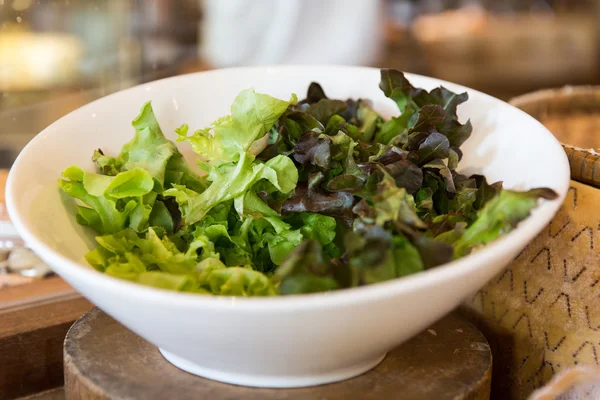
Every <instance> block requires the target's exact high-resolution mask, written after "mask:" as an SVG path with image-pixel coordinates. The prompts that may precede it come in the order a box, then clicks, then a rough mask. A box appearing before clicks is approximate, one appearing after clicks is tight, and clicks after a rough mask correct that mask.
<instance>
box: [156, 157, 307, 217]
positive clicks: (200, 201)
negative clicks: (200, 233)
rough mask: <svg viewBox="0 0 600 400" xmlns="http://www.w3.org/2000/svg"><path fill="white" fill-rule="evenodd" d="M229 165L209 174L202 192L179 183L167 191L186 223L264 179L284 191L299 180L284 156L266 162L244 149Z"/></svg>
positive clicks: (239, 194)
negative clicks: (206, 185)
mask: <svg viewBox="0 0 600 400" xmlns="http://www.w3.org/2000/svg"><path fill="white" fill-rule="evenodd" d="M228 167H229V168H226V169H225V170H224V172H221V171H219V169H218V168H217V167H215V168H213V169H212V171H211V175H210V176H209V179H210V180H211V181H212V184H211V185H210V186H209V187H208V188H207V189H206V190H205V191H204V192H202V193H200V194H199V193H195V192H193V191H191V190H189V189H187V188H183V187H177V186H176V187H174V188H172V189H169V190H167V191H165V192H164V195H165V196H167V197H175V198H176V199H177V203H178V204H179V208H180V210H181V214H182V217H183V220H184V221H185V223H186V224H193V223H195V222H197V221H200V220H201V219H202V218H203V217H204V216H205V215H206V214H207V213H208V211H210V209H211V208H213V207H214V206H216V205H218V204H220V203H223V202H225V201H228V200H233V199H235V198H236V197H239V196H241V195H243V194H244V193H246V192H247V191H248V190H249V189H250V188H251V187H252V186H253V185H254V184H255V183H256V182H258V181H260V180H262V179H265V180H268V181H269V182H270V183H271V184H272V185H273V186H274V187H275V188H277V190H279V191H280V192H281V193H289V192H291V191H292V190H294V188H295V187H296V182H297V181H298V170H297V169H296V166H295V165H294V163H293V162H292V160H290V159H289V158H288V157H285V156H278V157H275V158H272V159H271V160H269V161H267V162H266V163H263V162H261V161H253V158H252V157H250V156H248V155H246V154H245V153H242V154H241V156H240V159H239V161H238V162H237V164H233V165H230V166H228Z"/></svg>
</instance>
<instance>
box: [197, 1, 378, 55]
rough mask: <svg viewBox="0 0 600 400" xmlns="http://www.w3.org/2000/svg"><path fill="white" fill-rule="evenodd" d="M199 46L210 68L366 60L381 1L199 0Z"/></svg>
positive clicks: (374, 41) (374, 47)
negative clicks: (200, 27) (200, 34)
mask: <svg viewBox="0 0 600 400" xmlns="http://www.w3.org/2000/svg"><path fill="white" fill-rule="evenodd" d="M201 4H202V5H203V11H204V21H203V23H202V32H201V33H202V36H201V39H202V44H201V51H202V53H203V56H204V57H206V59H207V61H208V62H209V63H211V64H212V65H214V66H215V67H229V66H239V65H261V64H262V65H267V64H346V65H370V64H373V63H375V62H376V61H377V57H378V55H379V52H380V49H381V44H382V41H383V40H382V39H383V28H384V26H383V18H382V15H383V10H382V6H383V2H382V0H201Z"/></svg>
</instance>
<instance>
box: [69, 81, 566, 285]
mask: <svg viewBox="0 0 600 400" xmlns="http://www.w3.org/2000/svg"><path fill="white" fill-rule="evenodd" d="M379 86H380V88H381V90H382V91H383V92H384V93H385V95H386V96H387V97H389V98H390V99H392V100H393V101H394V102H396V104H397V105H398V108H399V110H400V115H399V116H397V117H394V118H391V119H390V120H387V121H386V120H384V118H382V117H381V116H380V115H379V114H378V113H377V112H376V111H375V110H374V109H373V108H372V105H371V103H370V102H369V101H368V100H365V99H358V100H354V99H348V100H337V99H330V98H328V97H327V96H326V95H325V92H324V91H323V88H322V87H321V86H320V85H319V84H317V83H312V84H311V85H310V86H309V88H308V93H307V95H306V98H305V99H304V100H302V101H298V100H297V97H296V95H293V94H292V96H291V97H290V99H289V100H288V101H285V100H280V99H276V98H273V97H271V96H268V95H266V94H260V93H256V92H255V91H254V90H252V89H248V90H244V91H243V92H241V93H240V94H239V95H238V96H237V97H236V98H235V100H234V102H233V104H232V106H231V114H230V115H227V116H225V117H222V118H220V119H218V120H216V121H215V122H213V123H212V125H211V126H209V127H207V128H204V129H200V130H196V131H194V132H190V129H189V128H188V126H187V125H183V126H181V127H180V128H178V129H177V130H176V132H177V135H178V139H177V140H178V141H187V142H188V143H189V144H190V145H191V146H192V149H193V150H194V151H195V152H196V153H197V154H198V155H199V160H198V165H199V166H200V168H201V169H202V170H203V171H204V172H205V173H204V174H197V173H195V172H194V171H193V170H192V169H191V168H190V167H189V166H188V165H187V164H186V162H185V160H184V159H183V157H182V155H181V154H180V152H179V151H178V150H177V147H176V146H175V144H174V143H173V142H171V141H169V140H167V139H166V138H165V137H164V135H163V133H162V131H161V129H160V126H159V124H158V122H157V120H156V118H155V116H154V113H153V111H152V107H151V104H150V103H149V102H148V103H146V104H145V105H144V106H143V108H142V111H141V113H140V114H139V116H138V117H137V118H136V119H135V120H134V121H133V127H134V128H135V137H134V138H133V140H131V141H130V142H129V143H127V144H126V145H124V146H123V148H122V150H121V153H120V154H119V155H118V156H116V157H111V156H109V155H105V154H104V153H103V152H102V151H101V150H97V151H96V152H95V153H94V155H93V160H94V162H95V164H96V165H97V168H98V172H96V173H93V172H86V171H84V170H82V169H81V168H79V167H77V166H72V167H70V168H67V169H66V170H65V171H64V172H63V179H59V185H60V188H61V189H62V190H63V191H64V192H65V193H66V194H68V195H70V196H72V197H73V198H75V199H77V200H78V206H77V209H78V213H77V215H76V218H77V222H78V223H79V224H81V225H85V226H87V227H89V228H91V229H93V230H94V231H96V232H97V233H98V236H97V237H96V241H97V242H98V245H99V246H98V247H97V248H96V249H95V250H93V251H91V252H90V253H89V254H87V255H86V259H87V261H88V262H89V263H90V264H91V265H92V266H94V267H95V268H96V269H98V270H99V271H103V272H104V273H106V274H109V275H112V276H115V277H119V278H123V279H127V280H130V281H134V282H138V283H141V284H144V285H150V286H154V287H158V288H165V289H172V290H178V291H184V292H197V293H203V294H214V295H235V296H270V295H278V294H281V295H289V294H298V293H310V292H321V291H329V290H336V289H343V288H350V287H355V286H361V285H367V284H372V283H376V282H381V281H386V280H389V279H395V278H399V277H402V276H406V275H410V274H414V273H417V272H419V271H422V270H424V269H428V268H433V267H435V266H438V265H440V264H444V263H447V262H449V261H451V260H453V259H455V258H459V257H463V256H465V255H467V254H469V253H470V252H471V251H472V250H473V249H476V248H477V247H479V246H481V245H484V244H486V243H488V242H490V241H492V240H494V239H496V238H498V237H499V236H500V235H502V234H504V233H506V232H508V231H510V230H511V229H512V228H514V227H515V226H516V225H517V224H518V223H519V222H520V221H522V220H523V219H525V218H526V217H527V216H528V215H529V213H530V211H531V210H532V209H533V208H534V207H535V206H536V205H537V201H538V199H539V198H546V199H553V198H555V197H556V194H555V193H554V192H553V191H552V190H550V189H535V190H530V191H527V192H516V191H511V190H503V189H502V183H501V182H496V183H493V184H489V183H488V182H487V181H486V179H485V177H483V176H480V175H474V176H464V175H461V174H460V173H458V172H457V171H456V168H457V166H458V164H459V162H460V160H461V158H462V152H461V150H460V146H461V145H462V144H463V143H464V142H465V141H466V140H467V139H468V138H469V136H470V134H471V130H472V127H471V124H470V122H466V123H465V124H462V123H460V122H459V121H458V118H457V113H456V110H457V107H458V106H459V105H460V104H461V103H463V102H465V101H467V98H468V96H467V94H466V93H463V94H456V93H453V92H451V91H449V90H447V89H445V88H443V87H440V88H436V89H434V90H432V91H430V92H428V91H426V90H423V89H418V88H415V87H413V86H412V85H411V84H410V82H409V81H408V80H407V79H406V77H405V76H404V75H403V74H402V73H401V72H399V71H396V70H388V69H384V70H381V82H380V85H379Z"/></svg>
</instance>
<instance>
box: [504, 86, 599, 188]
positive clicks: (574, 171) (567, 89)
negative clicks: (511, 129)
mask: <svg viewBox="0 0 600 400" xmlns="http://www.w3.org/2000/svg"><path fill="white" fill-rule="evenodd" d="M509 103H510V104H511V105H512V106H514V107H517V108H519V109H521V110H523V111H525V112H527V113H528V114H530V115H531V116H532V117H534V118H536V119H537V120H539V121H540V122H542V123H543V120H544V118H545V117H548V116H551V115H569V114H579V115H581V114H598V115H600V85H578V86H571V85H568V86H563V87H561V88H551V89H542V90H537V91H534V92H530V93H526V94H523V95H520V96H516V97H513V98H512V99H510V100H509ZM559 142H560V144H561V145H562V146H563V149H564V150H565V152H566V153H567V158H568V160H569V164H570V166H571V179H572V180H574V181H577V182H580V183H584V184H586V185H590V186H593V187H597V188H600V172H599V173H598V174H596V165H597V164H598V161H599V160H600V150H598V151H597V150H596V149H594V148H591V149H584V148H581V147H578V146H575V145H572V144H569V143H565V142H563V141H562V140H559ZM596 175H598V176H596Z"/></svg>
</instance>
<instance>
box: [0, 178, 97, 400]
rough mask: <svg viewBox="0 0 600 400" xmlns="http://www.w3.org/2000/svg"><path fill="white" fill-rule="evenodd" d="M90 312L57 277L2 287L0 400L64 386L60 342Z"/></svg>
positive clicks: (0, 198)
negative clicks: (80, 318)
mask: <svg viewBox="0 0 600 400" xmlns="http://www.w3.org/2000/svg"><path fill="white" fill-rule="evenodd" d="M7 175H8V172H7V171H6V170H0V222H6V221H8V213H7V212H6V207H5V203H4V202H5V195H4V187H5V184H6V178H7ZM9 275H11V274H9ZM3 276H4V277H7V275H0V278H1V277H3ZM0 286H1V285H0ZM91 307H92V305H91V303H90V302H88V301H87V300H85V299H84V298H83V297H81V296H80V295H79V294H78V293H77V292H75V290H74V289H73V288H71V286H69V285H68V284H67V283H66V282H65V281H63V280H62V279H61V278H60V277H58V276H54V277H51V278H47V279H41V280H34V281H32V282H31V283H26V284H22V285H19V286H12V287H8V288H6V287H5V288H1V287H0V321H1V322H0V399H12V398H15V397H19V396H25V395H29V394H32V393H37V392H40V391H43V390H47V389H51V388H56V387H59V386H61V385H62V383H63V368H62V362H63V358H62V343H63V340H64V338H65V335H66V333H67V330H68V329H69V327H70V326H71V325H72V324H73V322H74V321H75V320H77V318H79V317H80V316H81V315H83V314H84V313H85V312H86V311H88V310H89V309H90V308H91ZM52 396H54V395H52ZM46 398H47V399H54V398H57V397H46Z"/></svg>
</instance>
